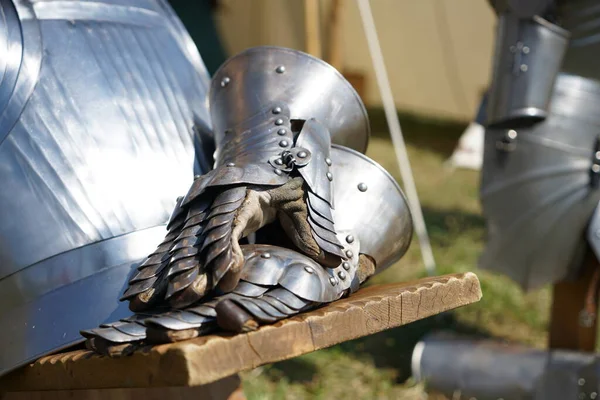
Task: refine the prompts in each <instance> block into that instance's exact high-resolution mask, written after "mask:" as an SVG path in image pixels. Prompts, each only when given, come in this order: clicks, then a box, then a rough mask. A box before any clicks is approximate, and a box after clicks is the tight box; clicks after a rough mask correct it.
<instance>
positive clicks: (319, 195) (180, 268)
mask: <svg viewBox="0 0 600 400" xmlns="http://www.w3.org/2000/svg"><path fill="white" fill-rule="evenodd" d="M209 105H210V110H211V119H212V122H213V130H214V135H215V145H216V152H215V160H216V163H215V169H214V170H212V171H210V172H208V173H207V174H205V175H202V176H198V177H197V179H196V180H195V181H194V183H193V184H192V186H191V188H190V190H189V192H188V193H187V194H186V195H185V196H184V197H182V198H181V199H179V200H178V202H177V206H176V208H175V210H174V212H173V214H172V217H171V220H170V222H169V224H168V230H169V232H168V234H167V236H166V238H165V239H164V241H163V243H161V244H160V246H159V247H158V248H157V249H156V251H155V252H154V253H153V254H151V255H150V257H148V259H147V260H145V261H144V262H143V264H142V265H141V266H140V267H139V271H138V272H137V273H136V274H135V275H134V276H133V277H132V278H131V280H130V282H129V287H128V289H127V290H126V292H125V294H124V295H123V298H122V299H123V300H130V309H131V310H133V311H143V310H148V309H149V308H153V307H156V306H160V305H168V306H170V307H177V308H181V307H186V306H188V305H190V304H193V303H194V302H196V301H198V300H200V299H202V298H203V297H204V296H205V295H206V294H208V293H211V291H212V289H215V290H217V291H218V292H229V291H231V290H232V289H233V288H235V287H236V285H237V283H238V281H239V279H240V274H241V273H242V269H243V265H244V258H243V254H242V251H241V248H240V245H239V241H240V239H242V238H244V237H246V236H247V235H249V234H250V233H253V232H255V231H257V230H259V229H260V228H262V227H263V226H265V225H268V224H270V223H272V222H274V221H276V220H277V221H279V223H280V224H281V226H282V227H283V229H284V231H285V232H286V234H287V235H288V236H289V237H290V239H291V241H292V243H293V245H294V246H295V247H296V248H297V249H299V250H300V251H301V252H302V253H304V254H306V255H308V256H309V257H311V258H312V259H313V260H315V261H317V262H318V263H319V264H321V265H324V266H327V267H335V266H337V265H339V264H340V262H341V261H342V259H343V258H344V257H346V256H345V251H346V249H345V248H344V245H343V244H342V243H340V241H339V240H338V238H337V236H336V229H335V227H334V218H333V216H332V208H333V207H334V203H333V197H332V193H331V191H332V182H333V180H334V175H333V174H332V172H331V170H330V168H331V159H330V151H331V150H330V149H331V139H332V137H333V138H334V139H335V140H336V142H338V143H348V144H351V145H352V146H354V147H355V148H357V149H359V150H364V149H365V148H366V140H367V137H368V121H367V118H366V114H365V111H364V106H363V105H362V102H361V101H360V99H359V98H358V96H357V95H356V93H355V92H354V90H353V89H352V87H351V86H350V85H349V84H348V82H347V81H345V80H344V79H343V78H342V77H341V75H340V74H339V73H338V72H337V71H335V69H333V68H332V67H331V66H329V65H327V64H326V63H324V62H323V61H321V60H317V59H315V58H313V57H311V56H309V55H306V54H304V53H300V52H296V51H293V50H289V49H282V48H270V47H269V48H255V49H250V50H247V51H246V52H243V53H241V54H239V55H237V56H235V57H233V58H231V59H230V60H228V61H227V62H226V63H225V64H224V65H223V66H222V67H221V68H220V70H219V71H217V73H216V74H215V76H214V78H213V81H212V83H211V88H210V94H209Z"/></svg>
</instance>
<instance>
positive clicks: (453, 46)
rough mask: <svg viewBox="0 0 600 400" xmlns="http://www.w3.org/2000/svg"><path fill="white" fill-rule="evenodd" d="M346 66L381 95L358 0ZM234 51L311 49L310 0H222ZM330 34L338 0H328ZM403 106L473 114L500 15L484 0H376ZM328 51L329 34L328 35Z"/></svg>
mask: <svg viewBox="0 0 600 400" xmlns="http://www.w3.org/2000/svg"><path fill="white" fill-rule="evenodd" d="M343 1H344V2H345V4H344V7H343V13H344V15H343V18H342V19H343V23H344V26H343V28H342V30H343V33H342V36H343V48H342V52H343V60H344V64H345V69H346V70H348V71H359V72H364V73H365V74H366V78H367V79H366V85H367V86H366V90H365V99H364V100H365V102H366V103H367V104H368V105H371V106H377V105H381V104H380V102H381V96H380V94H379V91H378V89H377V84H376V80H375V76H374V72H373V68H372V64H371V59H370V57H369V52H368V48H367V43H366V40H365V36H364V32H363V30H362V25H361V21H360V15H359V12H358V8H357V6H356V3H355V1H354V0H343ZM222 3H223V6H224V7H223V8H222V10H221V12H220V15H219V26H220V29H221V32H222V35H223V41H224V44H225V46H226V48H227V50H228V51H229V53H230V54H234V53H237V52H239V51H241V50H243V49H245V48H248V47H252V46H258V45H278V46H286V47H292V48H296V49H300V50H306V49H305V43H304V40H305V39H304V38H305V34H304V2H303V1H295V0H252V1H248V0H222ZM319 3H320V5H321V13H320V14H321V18H322V25H323V26H322V28H321V32H322V34H323V35H325V34H326V32H327V29H326V27H325V24H326V22H327V21H326V17H327V15H328V11H329V7H330V5H331V1H330V0H320V2H319ZM371 7H372V9H373V14H374V18H375V23H376V25H377V30H378V33H379V36H380V41H381V46H382V49H383V53H384V56H385V62H386V66H387V69H388V71H389V75H390V81H391V86H392V92H393V95H394V99H395V101H396V105H397V106H398V108H399V109H401V110H405V111H411V112H416V113H419V114H426V115H433V116H436V117H449V118H453V119H458V120H463V121H469V120H471V119H472V117H473V110H475V109H476V108H477V106H478V104H479V100H480V94H481V92H482V91H483V90H484V88H485V87H486V86H487V82H488V79H489V74H490V72H491V59H492V51H493V49H492V47H493V36H494V29H495V23H496V22H495V16H494V13H493V11H492V9H491V8H490V7H489V5H488V3H487V2H486V1H484V0H419V1H414V0H371ZM322 46H323V51H324V54H327V50H328V49H327V40H326V38H323V42H322Z"/></svg>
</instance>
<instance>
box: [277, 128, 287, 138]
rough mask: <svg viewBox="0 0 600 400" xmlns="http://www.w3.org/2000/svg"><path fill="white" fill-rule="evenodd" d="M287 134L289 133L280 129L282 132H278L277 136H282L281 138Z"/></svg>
mask: <svg viewBox="0 0 600 400" xmlns="http://www.w3.org/2000/svg"><path fill="white" fill-rule="evenodd" d="M286 133H287V131H286V130H285V129H280V130H278V131H277V134H278V135H280V136H283V135H285V134H286Z"/></svg>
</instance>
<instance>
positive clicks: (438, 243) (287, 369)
mask: <svg viewBox="0 0 600 400" xmlns="http://www.w3.org/2000/svg"><path fill="white" fill-rule="evenodd" d="M370 115H371V120H372V126H373V132H374V133H373V137H372V139H371V143H370V145H369V151H368V155H369V156H370V157H372V158H373V159H375V160H376V161H378V162H379V163H380V164H381V165H382V166H383V167H384V168H386V169H387V170H388V171H390V173H392V175H394V177H396V179H398V181H400V174H399V171H398V167H397V164H396V160H395V156H394V152H393V148H392V146H391V143H390V141H389V138H388V137H387V133H385V132H386V126H385V120H384V119H383V118H382V114H381V112H379V111H372V112H371V113H370ZM401 122H402V123H403V129H404V134H405V137H406V140H407V143H408V150H409V157H410V160H411V164H412V168H413V173H414V176H415V180H416V182H417V189H418V192H419V197H420V200H421V203H422V206H423V212H424V215H425V219H426V223H427V228H428V230H429V234H430V238H431V242H432V246H433V250H434V255H435V258H436V262H437V265H438V273H439V274H446V273H453V272H464V271H475V272H477V274H478V276H479V278H480V281H481V286H482V289H483V294H484V296H483V299H482V301H481V302H479V303H477V304H474V305H470V306H468V307H464V308H461V309H458V310H455V311H454V312H450V313H446V314H444V315H442V316H438V317H432V318H429V319H426V320H423V321H418V322H416V323H413V324H410V325H408V326H405V327H400V328H396V329H391V330H388V331H386V332H382V333H379V334H375V335H371V336H369V337H365V338H362V339H358V340H354V341H351V342H346V343H343V344H341V345H338V346H335V347H332V348H329V349H325V350H321V351H318V352H314V353H312V354H307V355H305V356H302V357H298V358H295V359H293V360H289V361H284V362H280V363H277V364H273V365H268V366H264V367H261V368H258V369H255V370H253V371H249V372H247V373H244V374H243V379H244V391H245V393H246V396H247V397H248V399H251V400H255V399H256V400H258V399H335V398H338V399H342V398H343V399H421V398H424V397H423V391H422V389H421V388H420V387H419V386H415V385H414V384H413V383H412V382H411V379H410V357H411V353H412V349H413V347H414V345H415V344H416V342H417V341H418V340H419V339H420V338H421V337H423V335H425V334H427V333H429V332H432V331H435V330H440V329H443V330H452V331H455V332H459V333H465V334H474V335H481V336H485V337H490V336H491V337H495V338H501V339H504V340H508V341H514V342H521V343H526V344H529V345H532V346H536V347H543V346H544V345H545V342H546V327H547V323H548V311H549V301H550V294H549V290H548V288H544V289H542V290H539V291H536V292H533V293H529V294H524V293H523V292H522V291H521V290H520V289H519V288H518V287H517V286H516V285H515V284H514V283H512V282H511V281H510V280H508V279H507V278H504V277H502V276H499V275H494V274H491V273H488V272H485V271H480V270H477V269H476V265H477V259H478V257H479V254H480V253H481V250H482V248H483V242H484V235H485V222H484V220H483V218H482V216H481V210H480V204H479V200H478V186H479V174H478V173H476V172H473V171H464V170H454V171H452V170H450V169H448V168H447V167H446V166H445V165H444V161H445V160H446V159H447V158H448V157H449V155H450V154H451V152H452V150H453V148H454V146H455V145H456V141H457V140H458V137H459V136H460V134H461V133H462V131H463V129H464V128H465V127H464V125H460V124H451V123H447V122H444V121H430V120H429V121H422V120H419V119H417V118H414V117H410V116H403V117H402V119H401ZM400 182H401V181H400ZM423 276H425V272H424V269H423V264H422V262H421V256H420V252H419V247H418V243H417V241H416V239H415V240H414V241H413V243H412V245H411V248H410V249H409V251H408V253H407V254H406V255H405V256H404V257H403V259H402V260H400V261H399V262H398V263H397V264H396V265H394V266H393V267H391V268H389V269H388V270H386V271H384V272H383V273H381V274H380V275H377V276H376V277H374V279H372V282H370V284H373V283H382V282H397V281H406V280H411V279H416V278H420V277H423ZM430 398H431V397H430Z"/></svg>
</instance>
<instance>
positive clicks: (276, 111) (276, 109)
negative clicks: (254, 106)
mask: <svg viewBox="0 0 600 400" xmlns="http://www.w3.org/2000/svg"><path fill="white" fill-rule="evenodd" d="M273 114H281V107H275V108H274V109H273Z"/></svg>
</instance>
